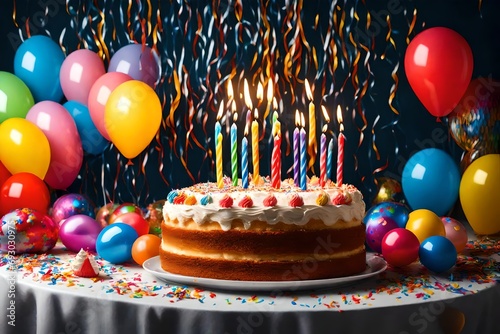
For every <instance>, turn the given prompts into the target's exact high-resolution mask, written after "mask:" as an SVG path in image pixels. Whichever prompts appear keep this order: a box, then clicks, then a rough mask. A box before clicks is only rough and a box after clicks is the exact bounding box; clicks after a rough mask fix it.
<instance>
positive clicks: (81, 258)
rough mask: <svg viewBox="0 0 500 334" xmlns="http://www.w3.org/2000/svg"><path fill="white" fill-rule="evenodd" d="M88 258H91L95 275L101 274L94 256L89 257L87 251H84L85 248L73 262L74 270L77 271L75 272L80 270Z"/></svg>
mask: <svg viewBox="0 0 500 334" xmlns="http://www.w3.org/2000/svg"><path fill="white" fill-rule="evenodd" d="M87 257H88V258H89V261H90V265H91V266H92V269H94V273H95V274H96V275H97V274H99V265H98V264H97V262H96V261H95V259H94V257H93V256H92V255H89V254H88V253H87V252H86V251H84V250H83V248H82V249H80V251H79V252H78V254H77V255H76V257H75V259H74V260H73V263H72V267H73V270H75V271H76V270H80V269H81V268H82V266H83V263H84V262H85V259H86V258H87Z"/></svg>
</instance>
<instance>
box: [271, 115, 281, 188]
mask: <svg viewBox="0 0 500 334" xmlns="http://www.w3.org/2000/svg"><path fill="white" fill-rule="evenodd" d="M275 114H276V121H274V123H273V136H274V147H273V153H272V158H271V185H272V186H273V187H274V188H276V189H279V188H281V123H280V121H278V118H277V117H278V116H277V115H278V113H277V112H275ZM273 117H274V115H273Z"/></svg>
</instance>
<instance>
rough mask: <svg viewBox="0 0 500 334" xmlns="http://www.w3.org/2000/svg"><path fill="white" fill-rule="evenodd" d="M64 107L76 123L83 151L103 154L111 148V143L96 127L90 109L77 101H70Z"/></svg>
mask: <svg viewBox="0 0 500 334" xmlns="http://www.w3.org/2000/svg"><path fill="white" fill-rule="evenodd" d="M63 106H64V108H66V110H68V112H69V114H70V115H71V117H73V120H74V121H75V124H76V128H77V129H78V135H79V136H80V139H81V141H82V148H83V150H84V151H85V152H87V153H89V154H94V155H96V154H101V153H102V152H103V151H104V150H105V149H106V147H108V146H109V141H108V140H106V139H105V138H104V137H103V136H102V135H101V134H100V133H99V131H98V130H97V128H96V127H95V125H94V123H93V122H92V118H90V114H89V109H88V108H87V107H86V106H84V105H83V104H81V103H80V102H77V101H68V102H66V103H64V105H63Z"/></svg>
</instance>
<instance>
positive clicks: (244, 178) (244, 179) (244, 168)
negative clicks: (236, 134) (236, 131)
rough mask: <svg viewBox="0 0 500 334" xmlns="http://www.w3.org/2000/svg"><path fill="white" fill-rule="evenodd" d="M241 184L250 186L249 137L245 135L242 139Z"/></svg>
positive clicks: (244, 186)
mask: <svg viewBox="0 0 500 334" xmlns="http://www.w3.org/2000/svg"><path fill="white" fill-rule="evenodd" d="M241 186H242V187H243V188H245V189H247V188H248V139H247V136H246V134H245V137H243V139H242V140H241Z"/></svg>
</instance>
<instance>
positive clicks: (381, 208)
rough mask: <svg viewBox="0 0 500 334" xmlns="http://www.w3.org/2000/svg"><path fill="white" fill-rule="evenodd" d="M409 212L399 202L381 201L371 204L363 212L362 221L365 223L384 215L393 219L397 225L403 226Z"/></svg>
mask: <svg viewBox="0 0 500 334" xmlns="http://www.w3.org/2000/svg"><path fill="white" fill-rule="evenodd" d="M409 214H410V212H409V210H408V208H407V207H406V206H405V205H404V204H401V203H396V202H382V203H379V204H377V205H374V206H372V207H371V208H370V209H369V210H368V212H367V213H366V214H365V218H364V219H363V222H364V223H365V225H368V223H369V222H370V221H371V220H373V219H376V218H377V217H386V218H390V219H392V220H394V221H395V222H396V224H397V225H398V227H405V226H406V222H407V221H408V215H409Z"/></svg>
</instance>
